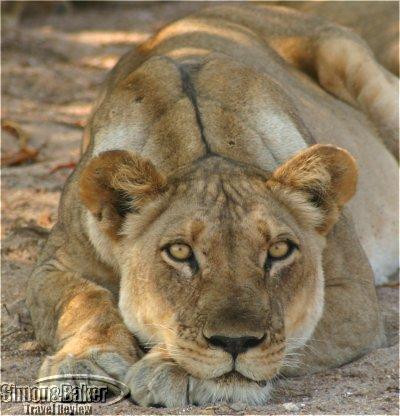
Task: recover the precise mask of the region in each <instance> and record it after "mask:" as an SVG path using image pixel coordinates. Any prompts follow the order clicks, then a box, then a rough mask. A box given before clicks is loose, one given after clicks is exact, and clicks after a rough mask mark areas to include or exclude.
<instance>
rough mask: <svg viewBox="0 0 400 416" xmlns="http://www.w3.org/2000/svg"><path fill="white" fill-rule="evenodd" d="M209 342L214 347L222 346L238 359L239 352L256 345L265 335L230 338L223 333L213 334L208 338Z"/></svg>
mask: <svg viewBox="0 0 400 416" xmlns="http://www.w3.org/2000/svg"><path fill="white" fill-rule="evenodd" d="M206 339H207V341H208V343H209V344H211V345H213V346H214V347H218V348H222V349H223V350H224V351H226V352H228V353H229V354H231V355H232V357H233V359H236V357H237V356H238V354H240V353H242V352H245V351H247V350H248V349H249V348H253V347H256V346H257V345H259V344H261V343H262V342H263V340H264V339H265V335H264V336H262V337H261V338H257V337H240V338H230V337H225V336H223V335H213V336H211V337H209V338H206Z"/></svg>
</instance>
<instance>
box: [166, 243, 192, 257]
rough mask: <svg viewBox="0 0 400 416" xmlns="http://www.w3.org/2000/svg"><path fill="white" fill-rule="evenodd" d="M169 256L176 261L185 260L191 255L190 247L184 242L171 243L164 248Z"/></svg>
mask: <svg viewBox="0 0 400 416" xmlns="http://www.w3.org/2000/svg"><path fill="white" fill-rule="evenodd" d="M166 251H167V252H168V254H169V256H170V257H171V258H172V259H174V260H177V261H186V260H189V259H190V258H191V257H192V254H193V252H192V249H191V248H190V247H189V246H188V245H187V244H184V243H175V244H171V245H170V246H168V247H167V248H166Z"/></svg>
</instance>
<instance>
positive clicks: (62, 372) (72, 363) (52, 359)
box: [38, 348, 131, 401]
mask: <svg viewBox="0 0 400 416" xmlns="http://www.w3.org/2000/svg"><path fill="white" fill-rule="evenodd" d="M130 365H131V363H130V362H128V361H127V360H125V359H124V358H123V357H122V356H121V355H120V354H119V353H117V352H113V351H102V350H100V349H98V348H93V349H91V350H89V351H88V352H87V353H85V354H84V355H79V356H75V355H74V354H60V353H57V354H55V355H53V356H49V357H47V358H46V359H45V361H44V362H43V364H42V366H41V368H40V371H39V380H38V381H39V386H41V387H49V386H51V387H54V386H56V387H59V389H58V391H59V392H60V394H61V396H59V397H57V400H60V401H63V400H65V399H66V398H65V397H63V396H62V394H64V393H63V392H68V390H67V389H65V388H63V387H62V386H65V385H71V386H77V385H80V384H82V383H84V384H85V385H86V386H96V387H107V393H108V394H111V395H112V394H115V393H116V394H119V391H118V387H116V386H115V384H113V383H112V382H108V381H111V380H110V379H114V380H115V379H117V380H122V379H123V378H124V376H125V374H126V372H127V370H128V369H129V367H130ZM41 391H43V394H44V396H46V392H47V391H49V390H46V389H42V390H41ZM53 391H54V390H53ZM43 398H46V397H43Z"/></svg>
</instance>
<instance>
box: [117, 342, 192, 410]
mask: <svg viewBox="0 0 400 416" xmlns="http://www.w3.org/2000/svg"><path fill="white" fill-rule="evenodd" d="M188 382H189V375H188V373H186V371H185V370H184V369H182V368H181V367H179V366H178V365H177V364H176V363H175V362H173V361H172V360H171V359H169V358H168V357H166V356H165V353H163V352H159V351H157V350H154V351H150V352H149V353H148V354H147V355H146V356H145V357H144V358H142V359H141V360H139V361H138V362H137V363H135V364H134V365H132V366H131V368H130V369H129V371H128V373H127V375H126V378H125V384H126V385H127V386H128V387H129V389H130V392H131V397H132V399H133V400H134V401H135V402H136V403H137V404H139V405H141V406H151V407H182V406H186V405H188V404H189V398H188Z"/></svg>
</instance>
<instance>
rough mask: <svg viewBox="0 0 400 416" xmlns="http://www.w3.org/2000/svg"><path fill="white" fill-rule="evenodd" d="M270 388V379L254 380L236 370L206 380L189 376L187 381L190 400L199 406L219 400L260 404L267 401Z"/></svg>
mask: <svg viewBox="0 0 400 416" xmlns="http://www.w3.org/2000/svg"><path fill="white" fill-rule="evenodd" d="M271 389H272V383H271V381H268V380H267V381H254V380H251V379H249V378H247V377H245V376H243V375H242V374H240V373H238V372H236V371H231V372H229V373H226V374H224V375H222V376H219V377H217V378H214V379H208V380H198V379H194V378H191V379H190V382H189V394H190V401H191V403H195V404H197V405H200V406H201V405H206V404H209V403H219V402H225V403H236V402H241V403H246V404H248V405H253V406H260V405H264V404H265V403H267V402H268V401H269V398H270V395H271Z"/></svg>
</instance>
